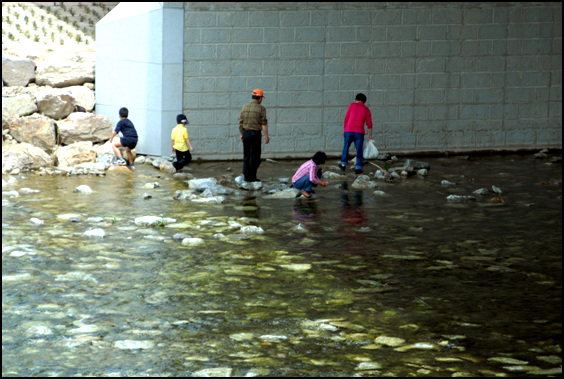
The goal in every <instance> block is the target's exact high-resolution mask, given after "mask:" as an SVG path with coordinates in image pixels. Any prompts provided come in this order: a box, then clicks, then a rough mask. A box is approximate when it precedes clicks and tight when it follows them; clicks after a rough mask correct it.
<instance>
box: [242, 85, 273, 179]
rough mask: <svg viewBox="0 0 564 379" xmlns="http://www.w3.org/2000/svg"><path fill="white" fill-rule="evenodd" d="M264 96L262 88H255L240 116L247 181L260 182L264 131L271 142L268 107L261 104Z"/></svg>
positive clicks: (244, 174)
mask: <svg viewBox="0 0 564 379" xmlns="http://www.w3.org/2000/svg"><path fill="white" fill-rule="evenodd" d="M263 98H264V93H263V92H262V90H260V89H256V90H254V91H253V94H252V100H251V102H250V103H248V104H245V105H243V108H242V109H241V115H240V116H239V132H241V141H242V142H243V176H244V177H245V181H247V182H260V179H258V178H257V170H258V168H259V166H260V155H261V141H262V132H264V138H265V143H269V142H270V138H269V137H268V121H267V119H266V108H265V107H263V106H262V105H260V103H262V99H263Z"/></svg>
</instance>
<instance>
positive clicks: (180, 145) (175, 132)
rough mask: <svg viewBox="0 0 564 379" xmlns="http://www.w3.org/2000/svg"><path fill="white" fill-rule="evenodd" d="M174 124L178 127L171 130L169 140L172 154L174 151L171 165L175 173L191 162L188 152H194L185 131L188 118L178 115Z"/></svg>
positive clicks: (190, 155)
mask: <svg viewBox="0 0 564 379" xmlns="http://www.w3.org/2000/svg"><path fill="white" fill-rule="evenodd" d="M176 122H177V123H178V125H176V126H175V127H174V129H172V133H171V134H170V138H171V139H172V152H173V153H174V152H175V151H176V162H173V163H172V165H173V166H174V168H175V169H176V172H178V171H180V170H182V168H183V167H184V166H186V165H187V164H188V163H190V161H191V160H192V154H190V150H192V151H194V147H193V146H192V143H190V138H189V137H188V130H187V129H186V124H188V118H187V117H186V116H185V115H183V114H179V115H178V116H176ZM188 146H190V150H188Z"/></svg>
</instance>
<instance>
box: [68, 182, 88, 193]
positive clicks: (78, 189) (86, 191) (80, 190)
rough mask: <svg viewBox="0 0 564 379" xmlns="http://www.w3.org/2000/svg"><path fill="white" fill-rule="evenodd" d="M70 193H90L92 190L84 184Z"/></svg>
mask: <svg viewBox="0 0 564 379" xmlns="http://www.w3.org/2000/svg"><path fill="white" fill-rule="evenodd" d="M72 192H74V193H92V188H90V187H88V186H87V185H86V184H83V185H80V186H78V187H76V188H75V189H74V190H73V191H72Z"/></svg>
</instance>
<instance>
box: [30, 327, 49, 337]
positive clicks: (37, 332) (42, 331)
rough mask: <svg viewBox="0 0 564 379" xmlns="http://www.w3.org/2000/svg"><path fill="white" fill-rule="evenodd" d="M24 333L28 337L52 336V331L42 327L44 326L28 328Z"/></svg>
mask: <svg viewBox="0 0 564 379" xmlns="http://www.w3.org/2000/svg"><path fill="white" fill-rule="evenodd" d="M26 333H27V334H29V335H30V336H34V337H37V336H50V335H51V334H53V330H52V329H51V328H49V327H48V326H44V325H35V326H32V327H30V328H29V329H27V330H26Z"/></svg>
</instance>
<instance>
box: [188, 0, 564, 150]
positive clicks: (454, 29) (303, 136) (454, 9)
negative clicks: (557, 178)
mask: <svg viewBox="0 0 564 379" xmlns="http://www.w3.org/2000/svg"><path fill="white" fill-rule="evenodd" d="M184 4H185V7H184V9H185V10H184V15H185V19H184V24H185V25H184V82H183V85H184V88H183V94H184V96H183V111H184V112H186V114H187V115H188V117H189V120H190V123H191V124H190V126H189V133H190V138H191V140H192V142H193V143H194V145H195V147H196V149H197V156H199V157H202V158H204V159H241V158H242V144H241V142H240V141H239V131H238V117H239V113H240V109H241V106H242V105H243V104H245V103H247V102H249V101H250V98H251V91H252V90H253V89H255V88H261V89H262V90H263V91H264V92H265V96H266V98H265V101H264V102H263V105H264V106H265V107H266V109H267V116H268V123H269V131H270V133H269V134H270V137H271V141H270V144H268V145H264V143H263V157H271V158H285V157H288V158H289V157H293V158H298V157H299V158H301V157H310V156H311V155H312V154H313V153H315V151H318V150H324V151H325V152H327V153H328V154H329V155H332V156H337V155H339V154H340V151H341V149H342V143H343V119H344V116H345V113H346V109H347V107H348V105H349V104H350V103H351V102H353V101H354V96H355V94H356V93H358V92H363V93H364V94H366V95H367V97H368V102H367V105H368V107H369V108H370V109H371V111H372V117H373V120H374V139H375V142H376V144H377V146H378V148H379V150H380V151H382V152H388V153H392V154H416V153H434V152H453V153H454V152H474V151H492V150H493V151H513V150H515V151H517V150H523V149H526V150H534V149H539V148H544V147H549V148H560V149H561V148H562V5H561V4H560V3H542V2H538V3H522V2H519V3H497V2H495V3H470V2H464V3H409V2H407V3H388V2H385V3H192V2H189V3H184ZM352 152H354V148H352Z"/></svg>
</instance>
